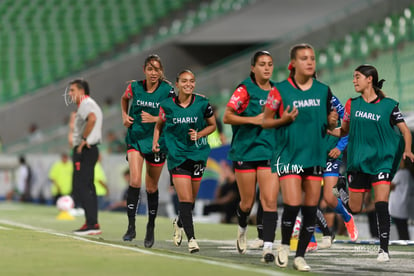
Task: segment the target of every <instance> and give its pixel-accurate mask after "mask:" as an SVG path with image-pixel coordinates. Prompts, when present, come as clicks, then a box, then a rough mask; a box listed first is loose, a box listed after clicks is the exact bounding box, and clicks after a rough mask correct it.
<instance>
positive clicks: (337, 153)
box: [328, 148, 341, 159]
mask: <svg viewBox="0 0 414 276" xmlns="http://www.w3.org/2000/svg"><path fill="white" fill-rule="evenodd" d="M340 155H341V151H340V150H339V149H338V148H333V149H331V151H330V152H329V154H328V156H329V157H330V158H333V159H336V158H338V157H339V156H340Z"/></svg>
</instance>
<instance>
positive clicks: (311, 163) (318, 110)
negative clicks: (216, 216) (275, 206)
mask: <svg viewBox="0 0 414 276" xmlns="http://www.w3.org/2000/svg"><path fill="white" fill-rule="evenodd" d="M290 60H291V61H290V65H289V69H290V70H291V73H290V76H289V78H288V79H287V80H285V81H283V82H280V83H276V85H275V87H276V89H274V90H272V91H270V93H269V96H268V98H267V103H266V107H265V111H264V119H263V127H265V128H277V129H276V149H275V152H274V155H273V159H272V171H275V172H277V173H278V175H279V178H280V186H281V189H282V196H283V203H284V207H283V215H282V244H281V246H279V247H278V254H277V257H276V264H277V265H278V266H280V267H286V266H287V263H288V254H289V244H290V238H291V235H292V229H293V227H294V224H295V220H296V216H297V214H298V212H299V210H300V209H301V210H302V215H303V220H302V227H301V230H300V234H299V242H298V248H297V250H296V256H295V259H294V263H293V267H294V268H295V269H297V270H299V271H309V270H310V266H309V265H308V264H307V263H306V261H305V259H304V256H305V251H306V248H307V246H308V243H309V241H310V239H311V237H312V234H313V232H314V230H315V219H316V210H317V205H318V202H319V198H320V191H321V181H322V168H323V167H325V166H326V159H327V156H326V152H327V141H326V137H327V135H326V129H327V127H330V128H334V127H336V126H337V120H338V113H337V112H335V111H333V112H331V97H332V93H331V91H330V89H329V87H328V86H327V85H325V84H323V83H321V82H319V81H318V80H316V79H315V67H316V63H315V52H314V50H313V48H312V46H310V45H309V44H298V45H295V46H293V47H292V49H291V50H290ZM291 108H294V109H296V116H295V117H294V121H293V122H292V123H290V124H287V125H284V126H281V125H280V121H281V120H283V117H282V114H283V112H286V110H289V109H291ZM291 121H292V120H291ZM303 193H304V199H303V197H302V194H303Z"/></svg>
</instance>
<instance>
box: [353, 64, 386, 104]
mask: <svg viewBox="0 0 414 276" xmlns="http://www.w3.org/2000/svg"><path fill="white" fill-rule="evenodd" d="M355 71H356V72H359V73H361V74H362V75H364V76H365V77H370V76H371V77H372V88H373V89H374V91H375V94H377V95H378V97H379V98H380V99H383V98H385V97H386V95H385V93H384V91H382V90H381V89H382V85H383V83H384V81H385V80H384V79H381V80H378V71H377V69H376V68H375V67H374V66H372V65H369V64H363V65H360V66H358V67H357V68H356V69H355Z"/></svg>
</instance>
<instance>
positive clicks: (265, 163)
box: [233, 160, 270, 172]
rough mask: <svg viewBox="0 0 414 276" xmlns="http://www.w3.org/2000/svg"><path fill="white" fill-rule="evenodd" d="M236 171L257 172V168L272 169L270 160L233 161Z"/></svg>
mask: <svg viewBox="0 0 414 276" xmlns="http://www.w3.org/2000/svg"><path fill="white" fill-rule="evenodd" d="M233 168H234V171H235V172H255V171H257V170H263V169H270V160H261V161H233Z"/></svg>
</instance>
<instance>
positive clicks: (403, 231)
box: [391, 217, 410, 240]
mask: <svg viewBox="0 0 414 276" xmlns="http://www.w3.org/2000/svg"><path fill="white" fill-rule="evenodd" d="M391 218H392V221H393V222H394V223H395V226H396V227H397V231H398V239H400V240H409V239H410V232H409V231H408V219H400V218H396V217H391Z"/></svg>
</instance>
